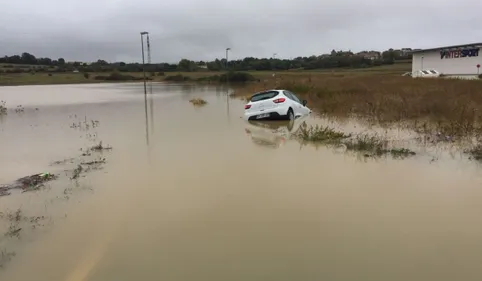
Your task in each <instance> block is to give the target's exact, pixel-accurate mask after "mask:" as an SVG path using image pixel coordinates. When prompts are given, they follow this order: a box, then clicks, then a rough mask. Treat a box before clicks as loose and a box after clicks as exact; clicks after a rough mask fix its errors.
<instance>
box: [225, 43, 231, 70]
mask: <svg viewBox="0 0 482 281" xmlns="http://www.w3.org/2000/svg"><path fill="white" fill-rule="evenodd" d="M228 51H231V48H226V70H228Z"/></svg>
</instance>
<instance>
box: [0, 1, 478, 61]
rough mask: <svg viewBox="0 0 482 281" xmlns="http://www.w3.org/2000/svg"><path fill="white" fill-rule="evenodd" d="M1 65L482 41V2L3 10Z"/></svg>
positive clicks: (69, 4)
mask: <svg viewBox="0 0 482 281" xmlns="http://www.w3.org/2000/svg"><path fill="white" fill-rule="evenodd" d="M0 9H1V16H0V55H13V54H20V53H22V52H29V53H32V54H34V55H35V56H37V57H39V56H40V57H44V56H46V57H52V58H58V57H63V58H65V59H66V60H67V61H73V60H81V61H94V60H97V59H105V60H107V61H110V62H113V61H126V62H131V61H139V60H140V57H141V56H140V50H141V47H140V35H139V32H140V31H144V30H145V31H149V33H150V37H151V56H152V61H153V62H177V61H179V60H180V59H181V58H187V59H192V60H212V59H215V58H222V57H224V56H225V49H226V48H227V47H231V48H232V51H231V52H230V59H231V58H233V59H237V58H244V57H247V56H253V57H271V56H272V55H273V53H277V57H280V58H290V57H297V56H310V55H320V54H322V53H326V52H329V51H331V50H332V49H336V50H340V49H343V50H348V49H351V50H352V51H361V50H371V49H375V50H384V49H388V48H390V47H393V48H402V47H411V48H425V47H427V48H429V47H438V46H446V45H456V44H465V43H475V42H479V41H482V27H481V26H480V22H481V21H482V13H481V11H482V1H481V0H459V1H452V0H450V1H449V0H423V1H420V0H404V1H402V0H397V1H393V0H385V1H381V0H363V1H357V0H337V1H326V0H276V1H275V0H237V1H234V0H231V1H229V0H177V1H172V0H42V1H39V0H15V1H14V0H0Z"/></svg>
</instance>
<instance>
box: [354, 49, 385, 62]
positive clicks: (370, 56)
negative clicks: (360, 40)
mask: <svg viewBox="0 0 482 281" xmlns="http://www.w3.org/2000/svg"><path fill="white" fill-rule="evenodd" d="M356 55H357V56H361V57H363V58H364V59H367V60H378V59H380V58H381V57H382V54H381V53H380V52H377V51H363V52H359V53H357V54H356Z"/></svg>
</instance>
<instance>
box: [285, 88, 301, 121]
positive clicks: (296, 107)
mask: <svg viewBox="0 0 482 281" xmlns="http://www.w3.org/2000/svg"><path fill="white" fill-rule="evenodd" d="M283 93H284V95H285V96H287V97H288V99H290V102H291V104H292V106H291V107H292V108H293V113H294V114H295V117H299V116H301V115H303V110H302V109H301V106H302V105H301V104H300V103H299V102H298V101H297V100H296V98H295V97H294V96H293V93H291V92H290V91H284V92H283Z"/></svg>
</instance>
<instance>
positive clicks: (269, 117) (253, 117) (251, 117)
mask: <svg viewBox="0 0 482 281" xmlns="http://www.w3.org/2000/svg"><path fill="white" fill-rule="evenodd" d="M264 115H267V116H264ZM285 117H286V115H280V114H279V113H278V112H266V113H263V114H257V115H248V116H246V115H245V118H244V119H245V120H249V121H251V120H282V119H284V118H285Z"/></svg>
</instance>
